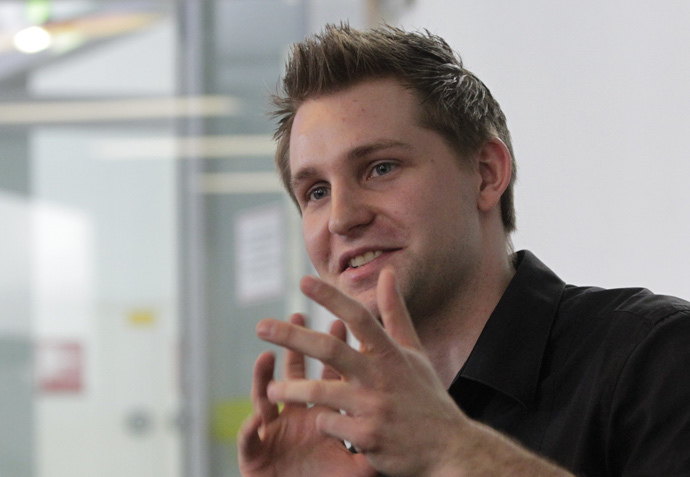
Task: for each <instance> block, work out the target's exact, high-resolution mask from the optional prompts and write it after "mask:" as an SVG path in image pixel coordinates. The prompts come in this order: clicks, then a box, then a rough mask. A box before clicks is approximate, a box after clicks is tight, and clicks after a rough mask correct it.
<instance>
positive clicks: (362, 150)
mask: <svg viewBox="0 0 690 477" xmlns="http://www.w3.org/2000/svg"><path fill="white" fill-rule="evenodd" d="M397 147H399V148H402V149H407V150H409V149H412V146H411V145H410V144H408V143H406V142H402V141H394V140H388V139H384V140H381V141H374V142H372V143H369V144H363V145H361V146H357V147H355V148H354V149H352V150H350V151H349V152H348V153H347V159H348V161H354V160H356V159H361V158H363V157H366V156H369V155H371V154H374V153H375V152H378V151H381V150H384V149H391V148H397ZM317 173H318V170H317V168H316V167H313V166H309V167H304V168H302V169H300V170H299V171H297V172H296V173H295V175H294V176H292V178H291V179H290V186H291V187H292V190H295V188H296V186H298V185H299V184H300V183H301V182H304V181H306V180H308V179H310V178H311V177H313V176H315V175H317Z"/></svg>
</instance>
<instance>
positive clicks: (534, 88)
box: [399, 0, 690, 298]
mask: <svg viewBox="0 0 690 477" xmlns="http://www.w3.org/2000/svg"><path fill="white" fill-rule="evenodd" d="M689 20H690V2H685V1H668V2H653V1H651V0H649V1H634V2H623V1H609V2H601V1H598V0H582V1H579V2H559V1H555V2H554V1H552V0H529V1H520V2H515V1H511V0H486V1H483V2H479V1H465V0H417V1H416V3H415V5H414V6H413V8H411V9H410V10H409V11H408V12H407V13H406V14H405V15H404V16H403V17H402V18H401V20H400V21H399V24H401V25H403V26H405V27H406V28H428V29H429V30H430V31H432V32H434V33H437V34H440V35H441V36H443V37H444V38H445V39H446V40H447V41H448V42H449V43H450V44H451V46H453V48H455V49H456V50H457V51H459V52H460V54H461V55H462V57H463V59H464V60H465V65H466V66H467V67H468V68H469V69H470V70H472V71H474V72H475V73H476V74H477V75H478V76H479V77H480V78H482V80H483V81H484V82H485V83H486V84H487V85H488V86H489V88H490V89H491V90H492V92H493V93H494V95H495V96H496V97H497V99H498V100H499V102H500V103H501V105H502V106H503V109H504V111H505V112H506V115H507V116H508V125H509V127H510V128H511V131H512V134H513V141H514V147H515V152H516V157H517V160H518V169H519V182H518V184H517V191H516V193H517V207H518V228H519V230H518V232H517V234H516V235H515V237H514V242H515V246H516V248H518V249H519V248H528V249H531V250H532V251H534V252H535V253H537V255H538V256H540V257H541V258H542V260H544V261H545V262H546V263H547V264H548V265H549V266H550V267H551V268H553V269H554V270H555V271H556V272H557V273H559V274H560V275H561V277H562V278H564V279H565V280H566V281H568V282H570V283H577V284H596V285H602V286H607V287H614V286H645V287H648V288H651V289H652V290H654V291H656V292H659V293H668V294H675V295H681V296H683V297H685V298H690V250H688V244H690V192H689V189H690V188H689V187H688V177H689V176H690V160H689V159H688V150H690V133H689V132H688V129H689V127H690V54H688V48H690V28H688V26H687V25H688V22H689Z"/></svg>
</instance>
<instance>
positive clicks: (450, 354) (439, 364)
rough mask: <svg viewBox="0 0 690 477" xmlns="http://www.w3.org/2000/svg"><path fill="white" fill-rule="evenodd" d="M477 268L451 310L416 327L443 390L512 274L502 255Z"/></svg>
mask: <svg viewBox="0 0 690 477" xmlns="http://www.w3.org/2000/svg"><path fill="white" fill-rule="evenodd" d="M493 257H495V258H493V259H489V260H483V261H481V262H479V263H478V264H477V273H474V274H473V275H474V276H473V278H472V279H471V281H470V283H468V285H469V286H468V287H466V289H465V292H464V293H462V294H461V295H460V296H459V297H458V299H457V300H455V301H454V302H453V303H452V306H449V307H446V309H445V310H442V311H440V312H439V313H437V314H436V315H435V316H434V317H428V316H427V317H426V318H425V320H423V323H419V324H417V326H416V330H417V333H418V335H419V337H420V340H421V342H422V344H423V345H424V348H425V349H426V352H427V355H428V356H429V359H430V360H431V363H432V364H433V366H434V369H435V370H436V372H437V373H438V375H439V377H440V378H441V381H442V382H443V383H444V385H445V386H446V388H448V387H450V384H451V383H452V381H453V379H454V378H455V376H456V375H457V373H458V371H459V370H460V369H461V368H462V366H463V365H464V364H465V362H466V361H467V358H468V357H469V355H470V353H471V352H472V349H473V348H474V345H475V344H476V343H477V340H478V339H479V335H480V334H481V332H482V330H483V329H484V325H486V322H487V321H488V320H489V317H490V316H491V313H492V312H493V310H494V308H496V305H497V304H498V302H499V300H500V299H501V296H502V295H503V292H504V291H505V289H506V288H507V287H508V283H510V280H511V278H512V277H513V275H514V274H515V270H514V268H513V265H512V263H511V258H510V257H509V256H508V255H507V254H506V253H505V252H504V253H501V254H498V255H494V256H493Z"/></svg>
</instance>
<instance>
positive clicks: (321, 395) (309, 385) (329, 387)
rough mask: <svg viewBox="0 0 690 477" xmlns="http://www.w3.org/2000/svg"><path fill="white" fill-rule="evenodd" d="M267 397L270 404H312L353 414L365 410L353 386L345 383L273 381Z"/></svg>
mask: <svg viewBox="0 0 690 477" xmlns="http://www.w3.org/2000/svg"><path fill="white" fill-rule="evenodd" d="M268 397H269V399H270V400H271V401H272V402H283V403H285V404H286V405H287V404H298V403H299V404H314V405H315V406H325V407H327V408H330V409H335V410H338V409H342V410H343V411H345V412H348V413H354V412H355V410H357V409H366V408H367V404H366V403H364V402H363V398H362V397H361V396H360V395H357V394H355V388H354V386H353V384H351V383H349V382H346V381H333V380H329V381H324V380H314V379H299V380H296V379H293V380H290V381H273V382H271V384H270V385H269V387H268Z"/></svg>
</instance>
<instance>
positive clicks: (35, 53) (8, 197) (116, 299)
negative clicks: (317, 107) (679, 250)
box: [0, 0, 408, 477]
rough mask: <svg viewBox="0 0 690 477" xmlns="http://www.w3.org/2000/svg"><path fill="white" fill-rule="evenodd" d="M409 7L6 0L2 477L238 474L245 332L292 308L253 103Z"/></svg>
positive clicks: (1, 12)
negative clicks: (309, 54) (303, 61)
mask: <svg viewBox="0 0 690 477" xmlns="http://www.w3.org/2000/svg"><path fill="white" fill-rule="evenodd" d="M406 3H408V2H373V1H352V0H349V1H333V0H328V1H281V0H273V1H271V0H227V1H178V2H171V1H103V0H92V1H84V0H74V1H67V0H65V1H59V0H34V1H31V0H27V1H3V2H2V3H0V144H2V148H1V152H0V220H1V221H2V224H3V230H4V232H3V233H2V234H0V250H2V252H1V253H0V270H1V272H0V423H1V424H0V475H2V476H12V477H25V476H32V477H33V476H40V477H63V476H65V477H66V476H72V477H73V476H99V477H108V476H112V477H115V476H117V477H121V476H125V475H126V476H128V477H137V476H141V477H144V476H146V477H155V476H161V477H163V476H165V477H177V476H180V477H182V476H184V477H187V476H232V475H237V464H236V455H235V434H236V432H237V428H238V426H239V423H240V422H241V421H242V419H244V417H246V416H247V414H248V413H249V411H250V406H249V403H248V395H249V388H250V373H251V368H252V363H253V361H254V359H255V357H256V356H257V355H258V353H259V352H260V351H261V350H262V349H264V348H265V347H264V346H262V345H261V344H260V343H259V341H258V340H257V339H256V338H255V336H254V326H255V324H256V322H257V321H258V320H259V319H260V318H262V317H263V316H269V315H270V316H277V317H282V316H284V315H285V313H286V311H287V310H291V311H294V310H295V307H302V308H300V309H303V310H304V309H305V308H304V307H306V304H305V303H303V302H302V299H301V298H300V297H299V295H298V294H297V293H296V291H295V289H294V285H293V283H295V281H294V280H293V277H295V276H300V275H301V274H303V273H304V272H305V271H306V270H307V267H308V265H307V262H306V260H305V258H304V253H303V251H302V248H301V247H302V246H301V243H300V240H299V231H298V228H299V225H298V224H297V222H296V220H298V219H297V218H296V214H295V212H294V211H293V210H292V205H291V204H289V203H288V202H287V200H286V198H285V196H284V195H283V194H282V193H281V189H280V185H279V182H278V179H277V177H276V176H275V174H274V172H273V171H274V168H273V157H272V156H273V144H272V141H271V133H272V131H271V129H272V125H271V123H270V121H268V119H267V114H266V112H267V95H268V94H269V93H270V92H272V91H274V90H275V87H276V84H277V80H278V78H279V76H280V72H281V68H282V65H283V63H284V59H285V55H286V52H287V49H288V45H289V44H290V43H291V42H294V41H296V40H299V39H300V38H302V37H303V36H304V35H305V34H306V33H307V32H309V31H310V30H311V29H312V28H313V26H316V25H321V24H322V23H323V22H325V21H340V20H342V19H349V21H350V22H351V23H352V24H353V25H358V26H362V25H365V24H367V23H371V22H374V21H376V19H377V18H381V17H382V15H385V14H394V13H395V11H396V10H397V9H401V8H404V6H405V4H406ZM314 28H315V27H314ZM317 315H318V313H317Z"/></svg>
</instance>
